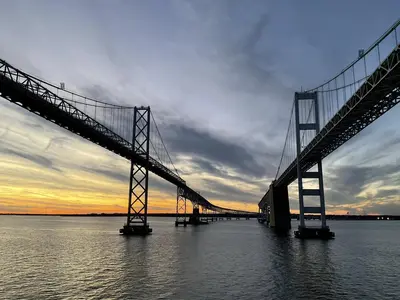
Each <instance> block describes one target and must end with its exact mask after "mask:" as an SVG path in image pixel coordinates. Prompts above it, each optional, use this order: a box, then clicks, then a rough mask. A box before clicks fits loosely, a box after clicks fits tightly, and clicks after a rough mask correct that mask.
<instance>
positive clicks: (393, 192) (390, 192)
mask: <svg viewBox="0 0 400 300" xmlns="http://www.w3.org/2000/svg"><path fill="white" fill-rule="evenodd" d="M396 196H397V199H396V200H398V201H400V187H398V188H395V189H381V190H379V191H378V193H377V194H376V195H375V198H383V199H386V198H395V197H396Z"/></svg>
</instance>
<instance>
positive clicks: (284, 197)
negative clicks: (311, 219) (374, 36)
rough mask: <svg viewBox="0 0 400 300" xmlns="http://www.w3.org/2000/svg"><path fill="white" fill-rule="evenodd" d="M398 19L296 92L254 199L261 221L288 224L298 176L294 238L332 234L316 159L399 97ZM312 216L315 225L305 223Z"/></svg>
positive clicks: (319, 162) (281, 226)
mask: <svg viewBox="0 0 400 300" xmlns="http://www.w3.org/2000/svg"><path fill="white" fill-rule="evenodd" d="M399 25H400V20H398V21H397V22H396V23H395V24H394V25H393V26H392V27H391V28H389V30H387V31H386V32H385V33H384V34H383V35H382V36H381V37H380V38H379V39H378V40H377V41H376V42H375V43H374V44H373V45H372V46H371V47H369V48H368V49H367V50H360V51H359V55H358V58H357V59H356V60H355V61H354V62H352V63H351V64H350V65H348V66H347V67H346V68H345V69H343V70H342V71H341V72H340V73H339V74H338V75H336V76H335V77H333V78H332V79H330V80H328V81H326V82H325V83H323V84H321V85H320V86H318V87H316V88H314V89H310V90H307V91H300V92H296V93H295V95H294V101H293V106H292V110H291V116H290V121H289V126H288V129H287V134H286V140H285V145H284V149H283V151H282V156H281V160H280V163H279V167H278V170H277V173H276V176H275V180H273V181H272V183H271V184H270V186H269V189H268V191H267V192H266V194H265V195H264V196H263V198H262V199H261V201H260V202H259V209H260V212H261V213H263V215H264V218H263V221H266V222H267V223H268V224H269V225H270V226H272V227H275V228H277V229H283V230H287V229H290V227H291V222H290V212H289V196H288V185H289V184H291V183H292V182H294V181H295V180H296V179H297V180H298V196H299V208H300V214H299V219H300V224H299V227H298V230H297V231H295V235H296V236H297V237H300V238H308V237H310V238H312V237H320V238H332V237H333V236H334V233H333V232H331V231H330V229H329V226H327V224H326V219H325V198H324V183H323V173H322V160H323V159H324V158H325V157H326V156H328V155H329V154H330V153H332V152H333V151H335V150H336V149H337V148H339V147H340V146H341V145H343V144H344V143H345V142H346V141H348V140H349V139H351V138H352V137H353V136H355V135H356V134H357V133H359V132H360V131H361V130H362V129H364V128H365V127H367V126H368V125H369V124H371V123H372V122H373V121H375V120H376V119H377V118H379V117H380V116H382V115H383V114H385V113H386V112H387V111H389V110H390V109H391V108H392V107H394V106H395V105H396V104H397V103H399V101H400V67H399V62H400V54H399V40H400V36H399V30H400V28H399ZM310 214H312V215H314V216H315V215H316V216H318V218H319V219H320V221H321V224H320V225H318V226H309V225H308V224H306V220H305V219H306V216H307V215H310Z"/></svg>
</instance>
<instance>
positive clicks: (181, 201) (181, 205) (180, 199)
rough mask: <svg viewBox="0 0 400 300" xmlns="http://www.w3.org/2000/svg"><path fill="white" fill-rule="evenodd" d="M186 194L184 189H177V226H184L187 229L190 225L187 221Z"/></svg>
mask: <svg viewBox="0 0 400 300" xmlns="http://www.w3.org/2000/svg"><path fill="white" fill-rule="evenodd" d="M184 192H185V191H184V190H183V189H182V188H180V187H178V188H177V196H176V220H175V226H178V225H179V224H182V225H183V226H184V227H186V226H187V223H188V221H187V220H186V197H185V193H184Z"/></svg>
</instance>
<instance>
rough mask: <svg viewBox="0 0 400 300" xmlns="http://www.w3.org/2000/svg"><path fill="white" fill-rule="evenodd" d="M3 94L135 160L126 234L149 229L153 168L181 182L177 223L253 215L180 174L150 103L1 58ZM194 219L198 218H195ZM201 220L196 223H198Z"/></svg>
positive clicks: (161, 175) (132, 162)
mask: <svg viewBox="0 0 400 300" xmlns="http://www.w3.org/2000/svg"><path fill="white" fill-rule="evenodd" d="M0 96H1V97H3V98H5V99H7V100H9V101H10V102H12V103H15V104H17V105H19V106H21V107H23V108H25V109H26V110H28V111H30V112H32V113H34V114H36V115H38V116H40V117H42V118H44V119H46V120H49V121H50V122H53V123H55V124H57V125H59V126H61V127H63V128H65V129H67V130H69V131H71V132H73V133H75V134H77V135H80V136H81V137H83V138H85V139H87V140H89V141H91V142H93V143H95V144H97V145H99V146H101V147H103V148H105V149H107V150H109V151H111V152H114V153H115V154H117V155H120V156H122V157H124V158H126V159H128V160H129V161H131V170H130V183H129V184H130V185H129V203H128V217H127V223H126V225H124V227H123V229H121V232H122V233H125V234H148V233H150V232H151V231H152V229H151V228H150V227H149V225H148V222H147V214H148V213H147V207H148V188H149V187H148V181H149V176H148V172H149V171H150V172H152V173H154V174H156V175H158V176H159V177H161V178H163V179H164V180H166V181H168V182H170V183H172V184H174V185H176V186H177V204H176V223H175V224H176V225H179V224H184V225H186V224H188V223H193V222H189V220H188V218H187V216H186V210H187V207H186V204H187V203H186V200H190V202H191V203H192V205H193V212H194V213H195V214H196V215H198V214H199V213H200V208H201V212H202V213H206V212H211V213H220V214H224V213H229V214H242V215H243V214H249V213H250V212H246V211H240V210H235V209H230V208H225V207H220V206H217V205H214V204H212V203H211V202H209V201H208V200H207V199H205V198H204V197H203V196H201V195H200V194H199V193H197V192H196V191H194V190H193V189H192V188H190V187H189V186H188V185H187V184H186V182H185V181H184V180H183V179H182V178H181V177H180V176H179V174H178V172H177V170H176V169H175V167H174V165H173V163H172V160H171V158H170V156H169V154H168V151H167V149H166V147H165V145H164V142H163V140H162V137H161V134H160V132H159V130H158V127H157V124H156V123H155V120H154V117H153V115H152V113H151V111H150V107H127V106H121V105H118V104H111V103H105V102H101V101H97V100H94V99H90V98H87V97H84V96H80V95H78V94H75V93H73V92H70V91H67V90H65V89H63V88H61V87H57V86H55V85H52V84H50V83H48V82H46V81H44V80H41V79H39V78H36V77H34V76H32V75H29V74H27V73H25V72H23V71H21V70H19V69H17V68H15V67H13V66H12V65H10V64H9V63H7V62H6V61H4V60H1V59H0ZM192 220H195V221H196V220H199V217H195V218H194V219H193V218H192ZM195 223H196V222H195Z"/></svg>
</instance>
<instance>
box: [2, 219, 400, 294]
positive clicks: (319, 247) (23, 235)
mask: <svg viewBox="0 0 400 300" xmlns="http://www.w3.org/2000/svg"><path fill="white" fill-rule="evenodd" d="M124 221H125V219H124V218H94V217H86V218H80V217H79V218H78V217H17V216H0V298H1V299H400V285H399V284H400V283H399V282H400V234H399V231H400V222H397V221H358V222H357V221H331V222H330V226H331V228H332V229H333V231H335V233H336V235H337V237H336V239H335V240H332V241H312V240H307V241H301V240H297V239H294V238H293V237H281V236H277V235H276V234H274V232H273V231H271V230H270V229H268V228H266V227H265V226H263V225H260V224H258V223H257V221H255V220H247V221H246V220H240V221H236V220H232V221H219V222H216V223H213V224H210V225H207V226H200V227H196V228H194V227H187V228H183V227H179V228H175V227H174V226H173V219H167V218H154V219H150V224H151V226H152V227H153V230H154V233H153V235H151V236H148V237H146V238H141V237H130V238H127V237H123V236H120V235H119V234H118V229H119V228H120V227H121V225H122V224H123V223H124ZM293 226H296V223H295V222H294V223H293Z"/></svg>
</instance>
